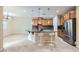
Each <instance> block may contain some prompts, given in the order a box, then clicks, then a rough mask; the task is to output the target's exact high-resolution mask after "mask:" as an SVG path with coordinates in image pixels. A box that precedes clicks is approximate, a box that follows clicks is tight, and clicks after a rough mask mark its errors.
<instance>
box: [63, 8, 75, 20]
mask: <svg viewBox="0 0 79 59" xmlns="http://www.w3.org/2000/svg"><path fill="white" fill-rule="evenodd" d="M72 18H76V10H75V9H74V10H70V11H68V12H67V13H65V14H64V20H69V19H72Z"/></svg>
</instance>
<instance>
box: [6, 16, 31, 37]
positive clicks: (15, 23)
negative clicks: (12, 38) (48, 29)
mask: <svg viewBox="0 0 79 59" xmlns="http://www.w3.org/2000/svg"><path fill="white" fill-rule="evenodd" d="M31 23H32V19H31V17H15V18H12V19H10V20H8V26H7V29H6V30H4V36H8V35H12V34H28V33H27V31H25V30H26V29H28V30H32V24H31Z"/></svg>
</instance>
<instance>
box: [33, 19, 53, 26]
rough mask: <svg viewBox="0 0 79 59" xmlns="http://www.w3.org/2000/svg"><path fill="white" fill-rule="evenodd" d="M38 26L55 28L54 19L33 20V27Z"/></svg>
mask: <svg viewBox="0 0 79 59" xmlns="http://www.w3.org/2000/svg"><path fill="white" fill-rule="evenodd" d="M38 24H42V25H43V26H53V19H51V18H49V19H44V18H42V19H33V20H32V25H33V26H37V25H38Z"/></svg>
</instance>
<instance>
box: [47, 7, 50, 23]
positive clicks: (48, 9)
mask: <svg viewBox="0 0 79 59" xmlns="http://www.w3.org/2000/svg"><path fill="white" fill-rule="evenodd" d="M49 11H50V8H48V15H49ZM47 23H48V24H50V21H49V20H48V21H47Z"/></svg>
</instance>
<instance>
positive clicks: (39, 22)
mask: <svg viewBox="0 0 79 59" xmlns="http://www.w3.org/2000/svg"><path fill="white" fill-rule="evenodd" d="M38 10H39V16H38V20H39V21H38V24H41V16H40V8H38Z"/></svg>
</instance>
